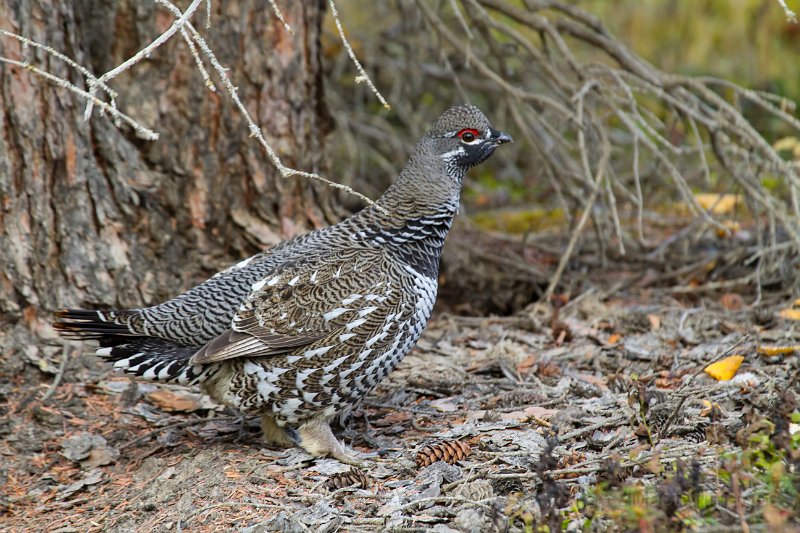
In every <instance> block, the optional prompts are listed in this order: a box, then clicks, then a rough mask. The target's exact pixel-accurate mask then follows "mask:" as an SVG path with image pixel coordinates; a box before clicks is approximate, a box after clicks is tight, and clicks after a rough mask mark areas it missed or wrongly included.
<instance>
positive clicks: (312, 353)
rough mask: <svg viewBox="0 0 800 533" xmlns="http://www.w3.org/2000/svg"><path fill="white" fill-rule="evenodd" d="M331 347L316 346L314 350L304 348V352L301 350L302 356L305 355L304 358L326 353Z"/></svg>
mask: <svg viewBox="0 0 800 533" xmlns="http://www.w3.org/2000/svg"><path fill="white" fill-rule="evenodd" d="M331 348H333V346H332V345H331V346H323V347H322V348H316V349H314V350H306V351H305V352H303V357H305V358H306V359H313V358H314V357H316V356H318V355H325V354H326V353H328V351H330V349H331Z"/></svg>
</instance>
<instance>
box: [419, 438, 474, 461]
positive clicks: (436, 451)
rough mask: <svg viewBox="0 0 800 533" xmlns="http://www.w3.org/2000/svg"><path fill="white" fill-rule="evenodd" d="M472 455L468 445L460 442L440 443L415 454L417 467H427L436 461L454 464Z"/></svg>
mask: <svg viewBox="0 0 800 533" xmlns="http://www.w3.org/2000/svg"><path fill="white" fill-rule="evenodd" d="M471 453H472V448H470V446H469V444H467V443H466V442H463V441H460V440H449V441H442V442H439V443H437V444H431V445H428V446H425V447H424V448H422V449H421V450H420V451H418V452H417V466H419V467H423V466H428V465H431V464H433V463H435V462H436V461H444V462H445V463H447V464H451V465H452V464H455V463H456V462H458V461H460V460H462V459H464V458H465V457H467V456H468V455H469V454H471Z"/></svg>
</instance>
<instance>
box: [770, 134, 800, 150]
mask: <svg viewBox="0 0 800 533" xmlns="http://www.w3.org/2000/svg"><path fill="white" fill-rule="evenodd" d="M798 145H800V141H798V140H797V137H784V138H783V139H778V140H777V141H776V142H775V144H773V145H772V147H773V148H775V151H777V152H780V151H781V150H794V149H795V148H796V147H797V146H798Z"/></svg>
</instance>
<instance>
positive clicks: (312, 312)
mask: <svg viewBox="0 0 800 533" xmlns="http://www.w3.org/2000/svg"><path fill="white" fill-rule="evenodd" d="M510 140H511V138H510V137H509V136H508V135H507V134H505V133H501V132H499V131H497V130H495V129H493V128H492V127H491V126H490V124H489V121H488V120H487V119H486V117H484V116H483V114H482V113H481V112H480V111H479V110H478V109H477V108H475V107H473V106H460V107H454V108H451V109H450V110H448V111H447V112H445V113H444V114H443V115H442V116H441V117H440V118H439V119H438V120H437V121H436V122H435V123H434V125H433V127H432V128H431V130H429V131H428V133H427V134H426V135H425V136H424V137H423V138H422V139H421V140H420V142H419V143H418V144H417V146H416V147H415V149H414V152H413V153H412V155H411V158H410V160H409V162H408V164H407V165H406V167H405V169H404V170H403V171H402V172H401V173H400V175H399V176H398V177H397V179H396V180H395V182H394V183H393V184H392V186H391V187H390V188H389V189H388V190H387V191H386V193H384V195H383V196H382V197H381V198H380V199H379V200H378V201H377V206H370V207H368V208H366V209H364V210H363V211H361V212H359V213H357V214H355V215H353V216H352V217H350V218H348V219H346V220H344V221H343V222H340V223H339V224H336V225H334V226H330V227H328V228H324V229H321V230H318V231H314V232H311V233H308V234H306V235H302V236H299V237H296V238H294V239H291V240H289V241H286V242H283V243H281V244H279V245H277V246H275V247H273V248H271V249H269V250H266V251H264V252H262V253H260V254H257V255H255V256H253V257H250V258H248V259H245V260H244V261H241V262H240V263H238V264H236V265H234V266H232V267H230V268H229V269H227V270H225V271H223V272H220V273H219V274H216V275H215V276H213V277H212V278H211V279H209V280H208V281H206V282H205V283H203V284H201V285H198V286H197V287H194V288H193V289H191V290H189V291H187V292H186V293H184V294H182V295H180V296H178V297H177V298H175V299H173V300H170V301H168V302H165V303H163V304H161V305H157V306H154V307H148V308H143V309H125V310H114V311H84V310H66V311H62V312H59V313H58V314H57V316H58V318H59V322H58V323H56V327H57V328H58V329H59V330H61V331H62V333H63V334H64V335H67V336H72V337H77V338H83V339H96V340H98V341H99V343H100V346H101V348H100V349H99V350H98V351H97V354H98V355H100V356H101V357H104V358H106V359H108V360H110V361H113V362H114V366H115V367H116V368H118V369H120V370H124V371H126V372H129V373H133V374H135V375H138V376H141V377H143V378H147V379H154V380H162V381H173V382H178V383H184V384H195V383H200V384H201V385H202V387H203V388H204V389H205V390H206V391H207V392H208V393H209V394H210V395H211V396H212V397H214V398H215V399H217V400H219V401H221V402H223V403H225V404H227V405H230V406H232V407H235V408H237V409H239V410H241V411H243V412H248V413H258V414H260V415H261V417H262V428H263V429H264V434H265V437H266V439H267V440H268V441H270V442H272V443H275V444H280V445H293V444H299V445H301V446H302V447H303V448H304V449H306V450H307V451H309V452H310V453H312V454H315V455H331V456H333V457H336V458H338V459H340V460H343V461H346V462H357V460H356V459H355V458H354V457H352V456H351V455H350V454H348V453H347V452H346V451H345V449H344V448H343V447H342V445H341V444H340V443H339V442H338V441H337V440H336V439H335V438H334V437H333V435H332V433H331V431H330V427H329V425H328V424H329V422H330V420H331V419H332V418H333V417H334V416H336V415H337V414H338V413H340V412H342V411H344V410H346V409H348V408H349V407H350V406H352V405H353V404H355V403H356V402H358V401H359V400H360V399H361V398H363V397H364V396H365V395H366V394H367V393H368V392H369V391H370V390H372V388H373V387H375V385H377V384H378V383H379V382H380V381H381V380H382V379H383V378H384V377H386V375H387V374H388V373H389V372H391V370H392V369H393V368H394V367H395V366H396V365H397V363H399V362H400V360H402V358H403V356H405V354H406V353H408V351H409V350H410V349H411V347H412V346H413V345H414V344H415V343H416V342H417V340H418V339H419V336H420V335H421V334H422V330H423V329H424V327H425V325H426V323H427V321H428V318H429V317H430V314H431V311H432V309H433V304H434V302H435V300H436V290H437V276H438V271H439V260H440V257H441V252H442V246H443V244H444V239H445V237H446V236H447V233H448V231H449V230H450V226H451V224H452V221H453V217H454V216H455V214H456V212H457V210H458V203H459V195H460V191H461V183H462V179H463V177H464V174H465V172H466V171H467V170H468V169H469V168H471V167H472V166H475V165H477V164H479V163H481V162H483V161H484V160H485V159H487V158H488V157H489V156H490V155H491V154H492V152H493V151H494V149H495V148H496V147H497V146H498V145H500V144H502V143H504V142H508V141H510Z"/></svg>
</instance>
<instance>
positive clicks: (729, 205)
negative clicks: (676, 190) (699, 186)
mask: <svg viewBox="0 0 800 533" xmlns="http://www.w3.org/2000/svg"><path fill="white" fill-rule="evenodd" d="M694 198H695V200H697V203H698V204H700V207H702V208H703V209H710V210H711V212H712V213H714V214H715V215H726V214H728V213H733V211H734V210H735V209H736V206H737V205H738V204H741V203H742V195H740V194H715V193H699V194H695V195H694Z"/></svg>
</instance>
